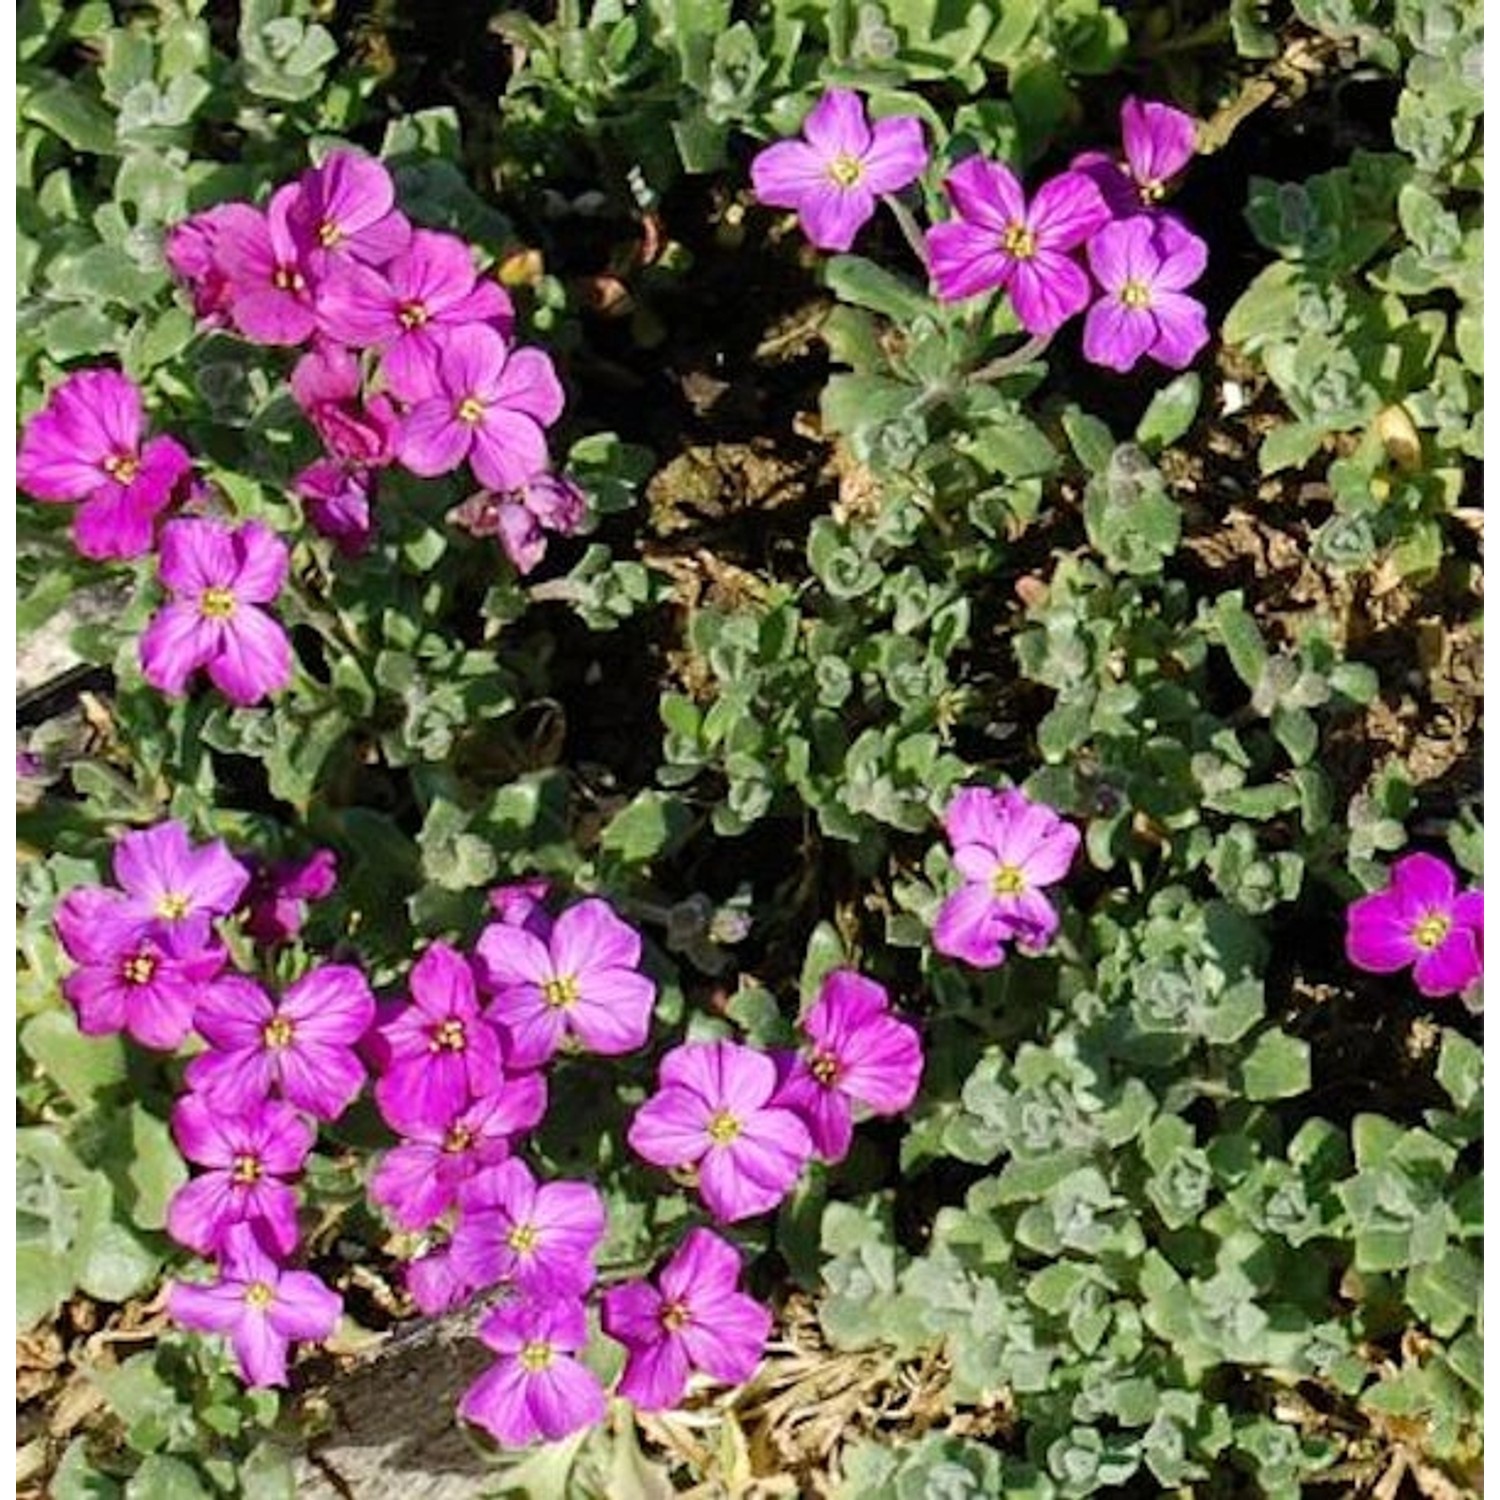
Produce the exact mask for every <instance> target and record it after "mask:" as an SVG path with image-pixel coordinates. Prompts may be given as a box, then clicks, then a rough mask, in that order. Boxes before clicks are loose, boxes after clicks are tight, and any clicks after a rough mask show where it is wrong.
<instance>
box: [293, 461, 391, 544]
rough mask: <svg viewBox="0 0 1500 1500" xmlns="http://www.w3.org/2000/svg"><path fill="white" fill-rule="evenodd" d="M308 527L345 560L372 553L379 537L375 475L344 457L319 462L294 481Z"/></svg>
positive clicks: (294, 491)
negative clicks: (374, 511) (372, 511)
mask: <svg viewBox="0 0 1500 1500" xmlns="http://www.w3.org/2000/svg"><path fill="white" fill-rule="evenodd" d="M292 491H293V493H294V494H295V495H296V496H297V498H298V499H299V500H300V501H301V502H302V514H303V515H304V516H306V517H307V524H308V525H309V526H311V527H312V529H313V530H314V531H316V532H317V533H318V535H319V536H326V537H327V538H328V539H329V541H331V542H332V543H333V544H334V546H335V547H337V548H338V550H339V552H340V553H341V554H342V555H343V556H344V557H359V556H361V555H362V554H363V553H365V552H368V551H369V549H370V543H371V542H372V541H373V540H374V537H375V523H374V521H373V520H372V519H371V516H370V500H371V497H372V496H373V494H374V491H375V475H374V472H373V471H372V470H371V469H369V468H367V467H366V466H365V465H364V464H352V463H347V462H345V461H344V460H343V459H340V458H319V459H315V460H314V461H313V462H312V463H310V464H309V465H308V466H307V467H306V468H305V469H303V470H301V471H300V472H299V473H298V475H297V476H296V478H295V479H293V480H292Z"/></svg>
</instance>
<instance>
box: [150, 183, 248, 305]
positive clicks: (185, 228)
mask: <svg viewBox="0 0 1500 1500" xmlns="http://www.w3.org/2000/svg"><path fill="white" fill-rule="evenodd" d="M231 206H232V205H230V204H219V205H218V206H217V207H215V208H207V209H204V210H203V212H202V213H196V214H191V215H189V216H188V217H187V218H186V219H183V220H181V221H180V222H178V223H176V224H174V225H173V226H172V227H171V228H170V229H169V230H168V231H167V234H166V238H165V240H164V241H163V243H162V254H163V255H164V256H165V258H166V262H167V265H168V266H170V267H171V270H172V274H173V275H174V276H175V277H176V278H177V279H178V280H179V281H181V282H184V283H185V284H186V285H187V288H188V290H189V291H190V292H191V293H192V298H193V312H194V315H195V316H196V317H197V318H198V319H199V320H200V321H201V322H202V323H203V324H204V325H205V326H207V327H209V328H222V327H225V326H227V325H228V323H229V304H230V301H231V299H232V295H233V294H232V292H231V290H230V286H229V278H228V277H227V276H226V275H225V273H224V267H223V265H222V264H221V263H220V261H219V254H218V248H219V226H220V224H221V223H222V222H223V219H224V215H225V211H226V210H227V209H228V208H230V207H231ZM230 217H231V218H232V217H233V215H231V216H230Z"/></svg>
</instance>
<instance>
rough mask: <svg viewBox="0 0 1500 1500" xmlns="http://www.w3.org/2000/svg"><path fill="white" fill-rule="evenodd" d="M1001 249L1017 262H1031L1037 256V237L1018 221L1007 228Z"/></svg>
mask: <svg viewBox="0 0 1500 1500" xmlns="http://www.w3.org/2000/svg"><path fill="white" fill-rule="evenodd" d="M1000 248H1001V249H1002V250H1003V251H1005V253H1006V254H1007V255H1010V256H1014V257H1015V259H1016V260H1030V259H1031V257H1032V256H1033V255H1035V254H1036V236H1035V235H1034V234H1033V233H1032V232H1031V231H1030V230H1029V229H1028V228H1027V227H1026V226H1025V225H1024V224H1023V223H1021V222H1020V220H1017V221H1016V222H1015V223H1014V224H1007V225H1006V226H1005V233H1004V234H1002V235H1001V236H1000Z"/></svg>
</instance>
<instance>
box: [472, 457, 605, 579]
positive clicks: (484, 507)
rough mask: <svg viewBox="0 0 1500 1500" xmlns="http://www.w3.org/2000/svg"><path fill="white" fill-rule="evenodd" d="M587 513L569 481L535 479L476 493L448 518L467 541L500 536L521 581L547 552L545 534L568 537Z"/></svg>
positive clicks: (585, 503)
mask: <svg viewBox="0 0 1500 1500" xmlns="http://www.w3.org/2000/svg"><path fill="white" fill-rule="evenodd" d="M587 514H588V501H587V500H586V499H585V497H584V493H583V491H582V490H581V489H579V488H578V486H577V485H576V484H574V483H573V481H572V480H571V479H568V478H566V477H565V476H563V475H560V474H538V475H536V476H535V477H534V478H532V479H530V480H528V481H527V483H526V484H524V485H522V487H521V488H520V489H518V490H510V491H507V492H505V493H503V494H496V493H494V492H493V491H491V490H479V491H477V492H476V493H475V494H472V495H470V496H469V498H468V499H467V500H465V501H464V502H463V503H462V504H461V505H458V506H456V507H455V508H454V509H453V511H452V512H451V513H450V515H449V519H450V520H451V521H452V522H453V524H454V525H455V526H459V527H461V528H462V529H463V530H465V531H467V532H468V533H469V535H470V536H479V537H484V536H494V537H499V539H500V547H501V550H502V551H503V552H504V553H505V555H506V556H507V557H508V558H509V559H510V560H511V563H512V565H513V566H514V567H515V570H516V572H518V573H520V574H521V575H522V577H524V576H525V575H526V574H527V573H529V572H531V570H532V569H533V568H535V567H536V565H537V564H538V563H539V562H541V560H542V558H543V557H545V556H546V553H547V533H548V532H549V531H555V532H557V533H558V534H559V535H561V536H572V535H573V533H574V532H576V531H577V530H578V529H579V527H580V526H582V525H583V522H584V518H585V517H586V516H587Z"/></svg>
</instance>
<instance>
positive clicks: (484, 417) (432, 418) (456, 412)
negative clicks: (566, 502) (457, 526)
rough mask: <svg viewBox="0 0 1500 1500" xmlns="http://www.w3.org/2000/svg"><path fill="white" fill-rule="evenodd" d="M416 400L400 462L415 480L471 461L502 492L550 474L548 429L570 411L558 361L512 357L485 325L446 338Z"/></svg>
mask: <svg viewBox="0 0 1500 1500" xmlns="http://www.w3.org/2000/svg"><path fill="white" fill-rule="evenodd" d="M408 399H409V400H410V401H411V403H412V405H411V409H410V410H409V411H408V412H407V414H406V421H405V423H404V425H403V426H402V429H401V445H400V460H401V462H402V463H403V464H405V465H406V467H407V468H408V469H410V470H411V471H412V473H413V474H420V475H422V476H424V477H427V478H430V477H432V476H433V475H436V474H447V473H449V472H450V471H451V470H453V469H456V468H457V467H458V466H459V465H460V464H461V463H463V461H464V460H465V459H468V460H469V463H470V465H471V466H472V467H473V470H474V472H475V474H477V475H478V476H479V481H480V483H481V484H486V485H489V486H491V487H492V488H494V489H502V490H512V489H516V488H518V487H519V486H521V485H523V484H525V483H526V481H527V480H528V479H530V478H531V477H532V476H533V475H534V474H539V473H540V472H541V471H542V470H543V469H545V468H546V467H547V438H546V435H545V433H544V432H543V428H545V427H548V426H550V425H551V424H552V423H553V422H555V421H556V420H557V419H558V417H559V416H560V415H561V414H562V409H563V393H562V387H561V386H560V385H559V384H558V382H557V375H556V373H555V372H554V370H553V368H552V361H551V360H550V359H548V358H547V356H546V355H545V354H543V353H542V352H541V350H539V349H515V350H510V349H508V348H507V346H506V343H505V340H504V339H503V338H501V336H500V335H499V334H498V333H496V332H495V330H494V329H493V328H490V327H487V326H486V325H485V324H483V323H465V324H464V325H463V326H461V327H458V328H453V329H450V330H449V331H448V332H447V333H445V334H444V335H443V338H442V343H441V347H440V348H439V350H438V357H437V365H436V368H435V370H433V371H431V372H429V374H428V376H427V378H426V379H425V380H424V381H423V382H422V383H421V384H420V385H419V386H417V387H415V388H412V389H411V393H410V396H409V398H408Z"/></svg>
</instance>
